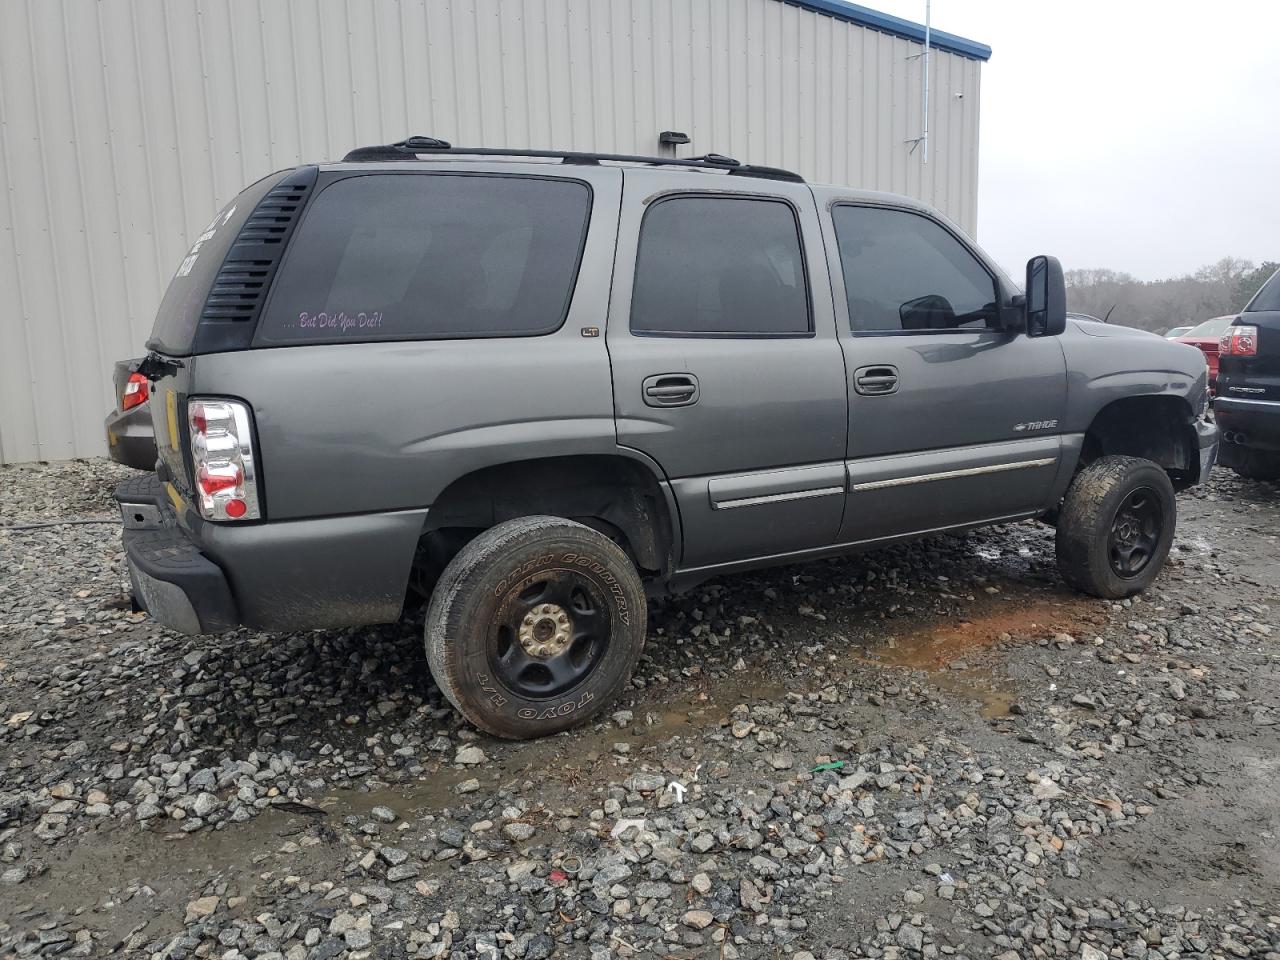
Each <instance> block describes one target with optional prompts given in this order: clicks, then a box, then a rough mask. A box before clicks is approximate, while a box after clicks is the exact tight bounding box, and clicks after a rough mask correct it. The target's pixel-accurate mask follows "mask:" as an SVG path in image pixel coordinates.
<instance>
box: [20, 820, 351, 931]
mask: <svg viewBox="0 0 1280 960" xmlns="http://www.w3.org/2000/svg"><path fill="white" fill-rule="evenodd" d="M335 839H336V838H335V837H334V835H333V834H332V833H331V832H327V831H326V830H325V828H324V827H323V826H322V821H321V819H320V818H319V817H317V816H316V815H315V814H311V815H306V814H301V813H296V812H286V811H284V810H281V809H277V808H271V809H267V810H265V811H263V812H262V813H261V814H260V815H259V816H257V817H255V818H254V819H252V820H249V821H246V822H245V823H239V824H233V825H229V826H228V827H226V828H224V829H221V830H199V831H194V832H192V833H181V832H169V833H165V832H160V831H157V830H137V829H132V828H129V829H112V828H109V827H107V828H101V829H98V830H95V831H93V832H91V833H89V834H87V835H85V836H83V837H81V838H79V840H78V842H77V843H75V844H73V845H70V846H69V847H66V848H59V849H60V850H61V849H65V851H66V856H65V857H62V858H60V859H54V860H51V861H50V862H49V863H48V864H47V866H48V867H49V868H50V869H49V870H47V871H46V872H44V873H42V874H40V875H39V876H36V877H32V878H31V879H30V880H28V881H27V882H26V883H25V884H23V886H22V887H21V889H20V891H15V892H13V893H12V895H9V894H6V904H5V906H6V907H7V908H11V909H14V910H15V911H16V912H17V913H18V914H21V915H22V916H23V917H24V918H25V919H26V920H27V921H28V922H29V921H31V920H35V919H39V918H42V917H49V918H52V917H57V916H63V917H65V916H67V915H71V914H75V915H77V916H78V917H79V918H80V922H81V924H82V925H83V926H85V927H87V928H90V929H93V930H99V931H105V932H106V933H107V934H108V939H110V940H111V941H112V942H113V943H115V944H116V946H117V947H118V946H119V943H120V942H121V941H123V940H124V939H126V938H128V937H129V936H130V935H132V934H133V933H135V932H138V931H140V930H145V929H146V928H147V926H148V924H149V923H150V922H151V921H152V920H153V919H155V918H156V917H158V916H163V915H166V914H167V915H172V914H174V913H175V912H176V913H177V914H178V915H181V913H182V911H183V910H184V909H185V905H186V903H187V902H188V900H190V899H191V897H193V896H195V895H196V894H193V893H192V891H198V890H201V889H203V888H204V887H205V886H206V885H207V884H208V883H209V882H210V881H212V880H213V879H214V878H218V879H219V880H220V881H223V882H225V884H226V897H243V898H244V900H243V904H242V907H241V911H242V912H244V913H245V914H248V913H249V912H250V911H251V910H252V909H253V908H254V907H255V906H256V905H258V903H259V901H260V898H259V897H258V896H257V895H256V884H257V882H258V876H259V874H260V873H262V872H264V871H269V870H270V869H271V861H272V860H273V859H274V855H275V854H276V853H278V852H280V849H281V847H282V846H283V845H285V844H287V843H290V842H292V843H293V844H294V845H296V847H297V848H298V849H297V850H293V849H292V848H291V849H290V853H291V859H290V869H291V870H294V869H297V867H298V866H299V861H300V860H301V861H302V862H304V863H305V862H306V861H319V862H323V861H328V860H331V859H333V860H335V862H337V863H340V862H341V860H340V859H339V858H340V857H341V853H340V852H338V851H335V850H334V841H335ZM7 912H8V911H7V910H6V913H7Z"/></svg>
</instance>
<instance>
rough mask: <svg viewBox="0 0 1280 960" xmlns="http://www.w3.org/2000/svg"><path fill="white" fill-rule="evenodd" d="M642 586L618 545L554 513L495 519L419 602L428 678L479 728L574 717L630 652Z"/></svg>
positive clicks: (590, 707)
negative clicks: (424, 603) (425, 602)
mask: <svg viewBox="0 0 1280 960" xmlns="http://www.w3.org/2000/svg"><path fill="white" fill-rule="evenodd" d="M646 615H647V613H646V609H645V598H644V588H643V586H642V584H641V583H640V577H639V575H638V574H637V572H636V568H635V566H634V565H633V564H632V563H631V561H630V559H628V557H627V555H626V553H625V552H623V550H622V548H621V547H619V546H618V545H617V544H616V543H614V542H613V541H612V540H610V539H609V538H608V537H606V536H605V535H604V534H602V533H600V532H599V531H596V530H592V529H591V528H590V527H586V526H583V525H582V524H580V523H575V522H573V521H572V520H565V519H562V518H560V517H521V518H519V519H517V520H509V521H507V522H506V523H500V524H498V525H497V526H496V527H492V528H491V529H489V530H487V531H485V532H484V533H482V534H481V535H480V536H478V537H476V538H475V539H474V540H472V541H471V542H470V543H469V544H467V545H466V546H465V547H464V548H463V549H462V550H461V552H459V553H458V555H457V556H456V557H454V558H453V560H452V561H451V562H450V563H449V565H448V566H447V567H446V568H445V570H444V573H443V574H442V575H441V577H440V580H439V582H438V583H437V584H436V588H435V591H434V593H433V594H432V597H431V603H430V605H429V606H428V608H427V619H426V649H427V662H428V663H429V664H430V666H431V673H432V676H433V677H434V678H435V681H436V684H437V685H438V686H439V687H440V690H441V692H442V693H444V695H445V697H446V698H447V699H448V700H449V702H450V703H452V704H453V705H454V707H456V708H457V709H458V711H459V712H460V713H461V714H462V715H463V716H464V717H466V718H467V720H469V721H470V722H471V723H473V724H475V725H476V726H477V727H479V728H480V729H481V730H484V731H486V732H488V733H491V734H493V735H494V736H497V737H504V738H507V739H511V740H524V739H530V738H533V737H541V736H546V735H547V734H551V733H557V732H559V731H561V730H565V729H568V728H569V727H573V726H576V725H577V724H579V723H582V722H584V721H585V720H587V719H588V718H589V717H591V716H593V715H594V714H595V713H597V712H598V711H599V710H600V709H601V708H602V707H604V706H605V705H606V704H608V703H609V702H610V701H611V700H612V699H613V698H614V697H615V696H617V694H618V693H619V692H620V691H621V690H622V688H623V687H624V686H625V685H626V683H627V681H628V680H629V679H630V677H631V672H632V671H633V670H634V669H635V666H636V663H637V661H638V660H639V659H640V652H641V650H642V649H643V647H644V636H645V626H646Z"/></svg>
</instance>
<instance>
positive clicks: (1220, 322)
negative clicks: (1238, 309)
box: [1183, 314, 1235, 337]
mask: <svg viewBox="0 0 1280 960" xmlns="http://www.w3.org/2000/svg"><path fill="white" fill-rule="evenodd" d="M1234 319H1235V315H1234V314H1232V315H1231V316H1229V317H1214V318H1213V319H1212V320H1206V321H1205V322H1204V323H1200V324H1196V325H1195V326H1194V327H1192V328H1191V329H1190V330H1188V331H1187V332H1186V333H1184V334H1183V336H1184V337H1220V336H1222V335H1223V334H1224V333H1226V331H1227V327H1229V326H1231V321H1232V320H1234Z"/></svg>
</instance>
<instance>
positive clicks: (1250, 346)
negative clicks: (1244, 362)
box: [1218, 326, 1258, 357]
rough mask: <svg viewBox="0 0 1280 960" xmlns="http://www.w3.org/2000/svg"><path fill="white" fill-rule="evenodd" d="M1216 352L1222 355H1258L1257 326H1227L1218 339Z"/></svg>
mask: <svg viewBox="0 0 1280 960" xmlns="http://www.w3.org/2000/svg"><path fill="white" fill-rule="evenodd" d="M1218 353H1219V354H1221V355H1222V356H1224V357H1256V356H1257V355H1258V328H1257V327H1247V326H1246V327H1228V328H1227V332H1226V333H1224V334H1223V335H1222V338H1221V339H1220V340H1219V341H1218Z"/></svg>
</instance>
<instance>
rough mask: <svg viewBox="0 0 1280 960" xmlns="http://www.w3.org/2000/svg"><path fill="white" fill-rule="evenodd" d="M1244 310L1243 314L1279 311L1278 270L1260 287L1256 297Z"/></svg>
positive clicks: (1279, 289) (1279, 282)
mask: <svg viewBox="0 0 1280 960" xmlns="http://www.w3.org/2000/svg"><path fill="white" fill-rule="evenodd" d="M1244 310H1245V313H1260V312H1261V311H1263V310H1280V270H1277V271H1276V272H1275V273H1273V274H1272V275H1271V279H1270V280H1268V281H1267V282H1266V283H1264V284H1263V285H1262V289H1261V290H1259V291H1258V295H1257V296H1255V297H1254V298H1253V299H1252V300H1250V301H1249V305H1248V306H1247V307H1245V308H1244Z"/></svg>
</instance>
